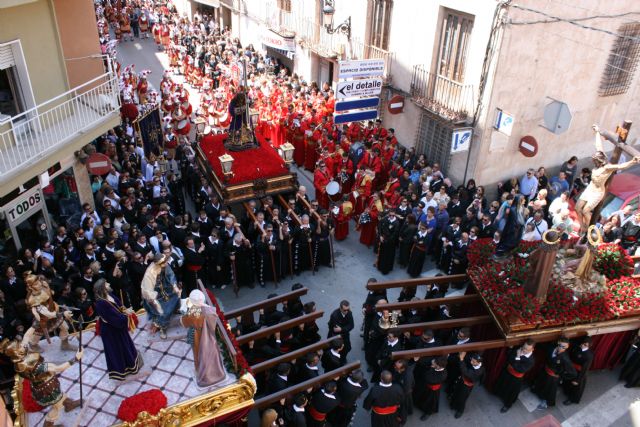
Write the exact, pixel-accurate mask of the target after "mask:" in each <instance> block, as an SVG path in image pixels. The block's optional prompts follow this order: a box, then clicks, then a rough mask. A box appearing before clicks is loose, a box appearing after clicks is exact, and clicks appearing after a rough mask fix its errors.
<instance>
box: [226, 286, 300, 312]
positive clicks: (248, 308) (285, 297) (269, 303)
mask: <svg viewBox="0 0 640 427" xmlns="http://www.w3.org/2000/svg"><path fill="white" fill-rule="evenodd" d="M307 292H309V289H308V288H300V289H296V290H295V291H291V292H287V293H286V294H282V295H278V296H275V297H273V298H268V299H266V300H262V301H260V302H256V303H254V304H249V305H245V306H244V307H240V308H236V309H233V310H229V311H225V313H224V316H225V317H226V318H227V319H233V318H235V317H238V316H242V315H244V314H249V313H253V312H256V311H258V310H260V309H261V308H267V307H273V306H274V305H278V304H280V303H281V302H284V301H289V300H292V299H294V298H298V297H301V296H303V295H306V294H307Z"/></svg>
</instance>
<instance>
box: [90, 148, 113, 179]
mask: <svg viewBox="0 0 640 427" xmlns="http://www.w3.org/2000/svg"><path fill="white" fill-rule="evenodd" d="M87 170H88V171H89V173H90V174H93V175H105V174H108V173H109V171H110V170H111V159H110V158H109V157H107V156H106V155H105V154H102V153H93V154H92V155H90V156H89V157H87Z"/></svg>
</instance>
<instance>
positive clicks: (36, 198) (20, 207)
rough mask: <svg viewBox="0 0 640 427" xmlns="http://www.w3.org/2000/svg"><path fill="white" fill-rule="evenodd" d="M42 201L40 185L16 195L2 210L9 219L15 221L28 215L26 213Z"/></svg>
mask: <svg viewBox="0 0 640 427" xmlns="http://www.w3.org/2000/svg"><path fill="white" fill-rule="evenodd" d="M43 202H44V200H43V198H42V193H40V187H39V186H38V187H35V188H32V189H31V190H29V191H27V192H25V193H24V194H21V195H20V196H18V197H17V198H16V199H15V200H14V201H12V202H11V203H10V204H9V205H8V206H5V208H4V211H5V213H6V214H7V217H8V218H9V221H10V222H11V223H16V222H18V221H19V220H20V219H21V218H22V217H26V216H28V215H27V214H30V213H31V212H33V211H34V210H36V209H38V208H40V205H42V203H43Z"/></svg>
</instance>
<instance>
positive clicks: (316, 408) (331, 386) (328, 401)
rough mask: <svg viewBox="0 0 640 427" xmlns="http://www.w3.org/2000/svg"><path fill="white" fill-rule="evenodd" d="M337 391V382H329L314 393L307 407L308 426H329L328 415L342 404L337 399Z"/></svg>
mask: <svg viewBox="0 0 640 427" xmlns="http://www.w3.org/2000/svg"><path fill="white" fill-rule="evenodd" d="M337 390H338V385H337V384H336V382H335V381H328V382H326V383H324V385H323V386H322V388H321V389H320V390H318V391H316V392H315V393H314V395H313V397H311V400H310V401H309V405H308V406H307V425H308V426H309V427H324V426H325V425H326V424H327V415H328V414H329V413H330V412H331V411H333V410H334V409H335V408H337V407H338V405H339V404H340V401H339V400H338V398H337V397H336V391H337Z"/></svg>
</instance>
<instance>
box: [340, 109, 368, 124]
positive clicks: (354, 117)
mask: <svg viewBox="0 0 640 427" xmlns="http://www.w3.org/2000/svg"><path fill="white" fill-rule="evenodd" d="M377 117H378V110H364V111H356V112H355V113H346V114H334V115H333V122H334V123H335V124H337V125H339V124H341V123H350V122H359V121H361V120H373V119H375V118H377Z"/></svg>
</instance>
